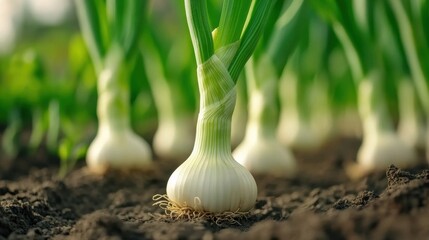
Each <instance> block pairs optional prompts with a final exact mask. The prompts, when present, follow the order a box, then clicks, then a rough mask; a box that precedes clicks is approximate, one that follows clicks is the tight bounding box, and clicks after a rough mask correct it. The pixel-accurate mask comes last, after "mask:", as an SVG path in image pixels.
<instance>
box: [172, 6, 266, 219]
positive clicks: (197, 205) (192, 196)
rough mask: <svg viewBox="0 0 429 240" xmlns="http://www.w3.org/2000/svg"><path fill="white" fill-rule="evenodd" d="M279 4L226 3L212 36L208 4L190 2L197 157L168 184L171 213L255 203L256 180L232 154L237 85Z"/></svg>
mask: <svg viewBox="0 0 429 240" xmlns="http://www.w3.org/2000/svg"><path fill="white" fill-rule="evenodd" d="M274 2H275V1H273V0H254V1H248V0H225V1H224V2H223V7H222V12H221V16H220V21H219V26H218V27H217V28H216V29H215V30H214V31H213V32H212V28H211V27H210V24H209V20H208V19H209V18H208V9H207V2H206V1H204V0H185V10H186V17H187V22H188V27H189V31H190V35H191V39H192V44H193V48H194V53H195V58H196V63H197V77H198V86H199V92H200V109H199V114H198V120H197V127H196V138H195V144H194V148H193V150H192V153H191V155H190V156H189V158H188V159H187V160H186V161H185V162H184V163H182V164H181V165H180V166H179V167H178V168H177V169H176V170H175V171H174V172H173V174H172V175H171V176H170V178H169V180H168V183H167V196H168V199H169V201H170V204H169V205H168V209H169V210H170V211H172V212H173V213H176V214H179V216H183V215H185V216H186V213H195V214H196V215H198V213H200V214H206V213H213V214H222V213H225V212H246V211H248V210H249V209H251V208H252V207H253V206H254V204H255V200H256V196H257V187H256V182H255V180H254V178H253V177H252V175H251V174H250V172H249V171H248V170H247V169H246V168H245V167H243V166H242V165H240V164H239V163H238V162H236V161H235V160H234V158H233V157H232V154H231V118H232V113H233V110H234V105H235V98H236V90H235V84H236V82H237V79H238V77H239V75H240V72H241V71H242V69H243V68H244V65H245V63H246V62H247V60H248V59H249V57H250V56H251V55H252V53H253V51H254V49H255V48H256V45H257V42H258V40H259V38H260V36H261V34H262V32H263V31H264V26H265V25H266V22H267V20H268V18H269V16H270V11H271V9H272V7H273V5H274ZM246 19H247V20H246ZM188 216H189V215H188ZM194 216H195V215H194Z"/></svg>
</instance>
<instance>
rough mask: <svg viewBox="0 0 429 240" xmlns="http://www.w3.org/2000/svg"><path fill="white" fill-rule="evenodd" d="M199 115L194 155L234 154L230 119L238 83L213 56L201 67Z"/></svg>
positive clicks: (199, 68)
mask: <svg viewBox="0 0 429 240" xmlns="http://www.w3.org/2000/svg"><path fill="white" fill-rule="evenodd" d="M198 86H199V90H200V112H199V115H198V122H197V129H196V139H195V145H194V150H193V152H192V154H210V155H214V156H218V155H221V154H229V155H230V154H231V120H232V113H233V111H234V106H235V100H236V89H235V84H234V82H233V80H232V79H231V77H230V76H229V73H228V70H227V69H226V67H225V65H224V64H223V63H222V61H221V60H220V59H219V58H218V57H217V56H216V55H213V56H212V57H211V58H210V59H209V60H207V61H206V62H205V63H203V64H201V65H200V66H198Z"/></svg>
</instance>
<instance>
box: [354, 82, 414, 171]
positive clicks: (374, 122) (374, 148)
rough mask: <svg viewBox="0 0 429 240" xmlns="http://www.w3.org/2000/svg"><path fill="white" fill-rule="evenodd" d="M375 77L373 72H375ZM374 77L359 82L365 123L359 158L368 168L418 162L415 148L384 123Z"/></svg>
mask: <svg viewBox="0 0 429 240" xmlns="http://www.w3.org/2000/svg"><path fill="white" fill-rule="evenodd" d="M371 77H373V76H371ZM374 87H375V86H374V83H373V80H368V79H364V80H363V81H362V82H361V83H360V84H359V112H360V114H361V116H362V123H363V143H362V146H361V147H360V148H359V150H358V154H357V162H358V164H359V165H360V166H361V167H362V170H364V171H371V170H374V169H385V168H387V167H389V166H390V165H391V164H394V165H395V166H397V167H409V166H412V165H414V164H416V162H417V154H416V152H415V150H414V149H413V148H412V147H411V146H409V145H408V144H406V143H405V142H404V141H403V140H402V139H401V138H399V136H398V135H397V134H396V132H395V131H394V130H393V129H392V128H389V127H386V125H385V124H386V123H383V120H382V119H383V116H382V113H381V111H380V110H378V105H377V102H373V101H374V96H375V95H374V94H377V92H376V91H375V90H374Z"/></svg>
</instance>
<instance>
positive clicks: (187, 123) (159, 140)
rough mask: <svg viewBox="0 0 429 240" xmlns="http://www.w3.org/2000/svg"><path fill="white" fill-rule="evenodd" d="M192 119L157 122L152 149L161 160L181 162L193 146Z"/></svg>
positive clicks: (170, 119)
mask: <svg viewBox="0 0 429 240" xmlns="http://www.w3.org/2000/svg"><path fill="white" fill-rule="evenodd" d="M194 124H195V123H194V121H193V119H190V118H189V119H186V118H177V117H176V118H169V119H165V120H162V121H160V122H159V126H158V129H157V131H156V133H155V135H154V138H153V149H154V151H155V153H156V154H157V155H158V156H159V157H160V158H162V159H172V160H177V161H180V162H183V161H184V160H185V159H186V158H187V157H188V156H189V154H190V153H191V151H192V147H193V146H194V138H195V130H194V126H195V125H194Z"/></svg>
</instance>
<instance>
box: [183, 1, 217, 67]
mask: <svg viewBox="0 0 429 240" xmlns="http://www.w3.org/2000/svg"><path fill="white" fill-rule="evenodd" d="M185 10H186V19H187V22H188V27H189V32H190V34H191V39H192V44H193V46H194V52H195V58H196V60H197V64H198V65H200V64H202V63H204V62H205V61H207V60H208V59H209V58H210V57H211V56H212V55H213V53H214V47H213V38H212V34H211V30H210V25H209V19H208V13H207V2H206V1H205V0H185Z"/></svg>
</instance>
